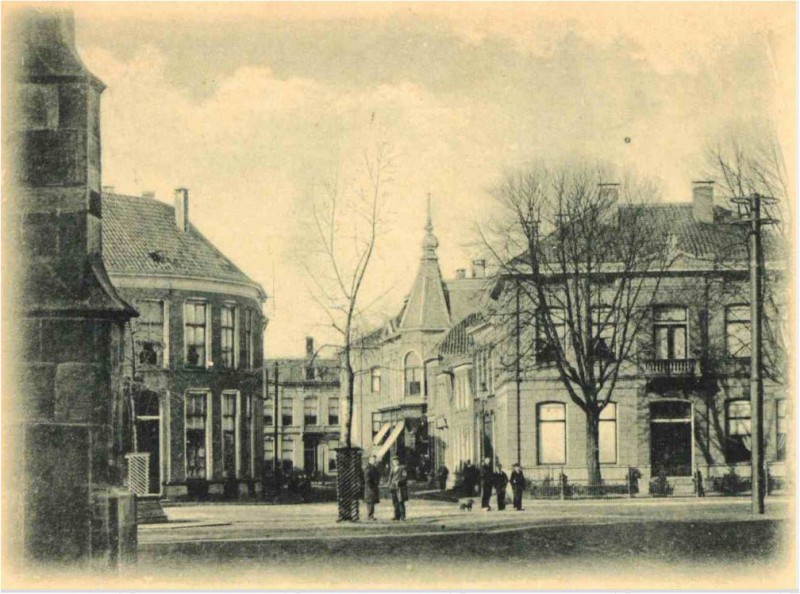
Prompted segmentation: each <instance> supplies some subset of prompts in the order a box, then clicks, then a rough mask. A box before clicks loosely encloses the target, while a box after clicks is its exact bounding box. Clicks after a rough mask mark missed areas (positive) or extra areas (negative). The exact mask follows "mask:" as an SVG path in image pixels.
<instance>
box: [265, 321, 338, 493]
mask: <svg viewBox="0 0 800 594" xmlns="http://www.w3.org/2000/svg"><path fill="white" fill-rule="evenodd" d="M316 355H317V351H315V350H314V339H313V338H312V337H310V336H309V337H307V338H306V356H305V357H302V358H286V359H270V360H267V362H266V367H267V371H268V373H269V377H270V379H271V381H270V384H269V386H268V389H267V398H266V399H265V401H264V461H265V464H266V466H267V469H271V468H272V465H271V462H272V461H273V460H274V459H275V454H276V452H277V455H278V460H279V461H280V464H281V467H282V469H283V471H284V472H288V471H290V470H291V469H300V470H304V471H305V472H307V473H308V474H310V475H311V476H312V477H314V478H316V479H323V478H325V477H326V476H330V475H335V474H336V451H335V450H336V448H337V447H339V434H340V431H341V427H340V421H341V419H342V398H341V395H340V393H339V384H340V382H339V373H340V370H339V360H338V359H335V358H333V359H331V358H327V359H326V358H322V357H317V356H316ZM276 365H277V370H278V412H277V416H276V414H275V386H274V378H275V366H276ZM276 421H277V434H278V442H277V448H276V444H275V431H276V425H275V423H276Z"/></svg>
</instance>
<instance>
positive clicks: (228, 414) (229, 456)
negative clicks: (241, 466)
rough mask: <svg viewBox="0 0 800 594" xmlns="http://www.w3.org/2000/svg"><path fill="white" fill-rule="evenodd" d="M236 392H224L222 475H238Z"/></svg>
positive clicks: (230, 476) (231, 476)
mask: <svg viewBox="0 0 800 594" xmlns="http://www.w3.org/2000/svg"><path fill="white" fill-rule="evenodd" d="M237 396H238V394H236V393H235V392H233V393H232V392H223V393H222V476H223V477H224V478H233V477H235V476H236V398H237Z"/></svg>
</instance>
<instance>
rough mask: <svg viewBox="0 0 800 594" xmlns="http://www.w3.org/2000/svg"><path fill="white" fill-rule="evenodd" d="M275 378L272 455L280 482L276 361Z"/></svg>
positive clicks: (273, 467)
mask: <svg viewBox="0 0 800 594" xmlns="http://www.w3.org/2000/svg"><path fill="white" fill-rule="evenodd" d="M274 376H275V379H274V383H275V398H273V402H272V418H273V419H274V421H275V422H274V423H273V431H274V434H273V437H272V443H273V444H275V447H274V448H272V454H273V456H272V476H273V477H275V481H276V482H277V480H278V463H279V460H280V458H279V453H278V423H279V422H280V420H279V419H278V412H279V410H280V408H279V404H278V400H279V399H280V393H279V392H278V362H277V361H275V373H274ZM278 489H280V486H278Z"/></svg>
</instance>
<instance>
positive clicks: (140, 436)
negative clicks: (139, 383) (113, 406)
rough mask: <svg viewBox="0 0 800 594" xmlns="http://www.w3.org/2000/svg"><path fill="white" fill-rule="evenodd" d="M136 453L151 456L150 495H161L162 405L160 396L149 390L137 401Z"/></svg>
mask: <svg viewBox="0 0 800 594" xmlns="http://www.w3.org/2000/svg"><path fill="white" fill-rule="evenodd" d="M136 451H137V452H140V453H147V454H150V461H149V466H148V475H149V489H148V493H149V494H151V495H160V494H161V403H160V400H159V396H158V394H157V393H156V392H151V391H149V390H148V391H145V392H142V393H141V394H139V396H138V397H137V399H136Z"/></svg>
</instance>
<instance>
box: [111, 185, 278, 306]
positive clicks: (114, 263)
mask: <svg viewBox="0 0 800 594" xmlns="http://www.w3.org/2000/svg"><path fill="white" fill-rule="evenodd" d="M103 259H104V261H105V265H106V268H107V269H108V271H109V273H110V274H112V275H113V274H114V273H146V274H163V275H165V276H180V275H186V276H193V277H202V278H211V279H215V280H228V281H235V282H242V283H248V284H251V285H254V286H257V287H258V288H259V290H261V291H262V293H263V289H261V287H260V286H259V285H257V283H255V282H254V281H253V280H251V279H250V278H248V276H247V275H246V274H245V273H244V272H242V271H241V270H240V269H239V268H238V267H237V266H236V265H235V264H234V263H233V262H232V261H231V260H229V259H228V258H227V257H225V255H224V254H223V253H222V252H220V251H219V250H218V249H217V248H216V247H214V244H212V243H211V242H210V241H209V240H208V239H206V238H205V237H204V236H203V235H202V234H201V233H200V232H199V231H198V230H197V228H196V227H195V226H194V225H191V224H190V225H189V230H188V231H186V232H183V231H181V230H180V229H178V227H177V226H176V224H175V210H174V208H173V207H172V206H171V205H169V204H165V203H163V202H159V201H158V200H154V199H152V198H144V197H140V196H124V195H122V194H103Z"/></svg>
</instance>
